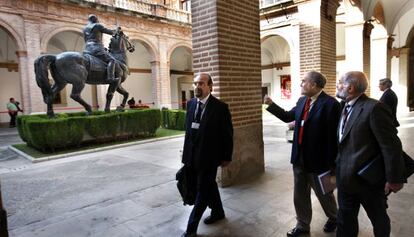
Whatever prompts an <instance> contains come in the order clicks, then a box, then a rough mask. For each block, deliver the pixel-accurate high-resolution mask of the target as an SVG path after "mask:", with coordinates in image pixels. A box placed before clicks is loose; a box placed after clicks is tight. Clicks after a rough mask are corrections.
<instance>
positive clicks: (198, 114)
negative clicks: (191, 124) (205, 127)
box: [195, 101, 203, 123]
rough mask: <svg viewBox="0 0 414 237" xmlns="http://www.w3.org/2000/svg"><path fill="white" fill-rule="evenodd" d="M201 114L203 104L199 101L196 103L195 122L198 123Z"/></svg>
mask: <svg viewBox="0 0 414 237" xmlns="http://www.w3.org/2000/svg"><path fill="white" fill-rule="evenodd" d="M202 112H203V103H202V102H201V101H199V102H198V108H197V114H196V117H195V122H196V123H199V122H200V120H201V113H202Z"/></svg>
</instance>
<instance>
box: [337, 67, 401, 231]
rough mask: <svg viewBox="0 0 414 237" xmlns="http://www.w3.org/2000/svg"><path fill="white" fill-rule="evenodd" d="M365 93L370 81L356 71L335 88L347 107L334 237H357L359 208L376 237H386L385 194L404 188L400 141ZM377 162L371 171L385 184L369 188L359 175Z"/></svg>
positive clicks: (341, 134)
mask: <svg viewBox="0 0 414 237" xmlns="http://www.w3.org/2000/svg"><path fill="white" fill-rule="evenodd" d="M367 87H368V80H367V78H366V76H365V74H364V73H363V72H359V71H351V72H348V73H346V74H345V75H343V76H342V77H341V79H340V80H339V81H338V84H337V93H336V96H337V97H339V98H341V99H343V100H344V101H345V106H344V109H343V111H342V115H341V119H340V122H339V128H338V138H339V145H338V156H337V185H338V205H339V210H338V229H337V237H356V236H358V212H359V208H360V206H361V205H362V206H363V207H364V209H365V211H366V212H367V214H368V217H369V218H370V220H371V223H372V225H373V228H374V234H375V236H376V237H383V236H384V237H389V236H390V232H391V226H390V219H389V217H388V214H387V211H386V209H387V197H386V194H387V193H389V192H398V191H399V190H400V189H401V188H402V187H403V183H404V182H406V179H405V177H404V169H405V168H404V161H403V159H402V156H401V154H402V148H401V141H400V139H399V138H398V137H397V130H396V128H395V125H394V123H393V117H392V114H391V112H390V110H389V109H388V108H386V105H385V104H383V103H380V102H379V101H377V100H374V99H371V98H369V97H368V96H366V95H365V93H364V92H365V90H366V88H367ZM375 158H378V159H379V162H380V163H379V164H381V165H382V163H383V165H382V166H379V167H380V168H378V169H375V170H374V173H375V176H378V177H381V176H382V175H383V177H384V179H381V180H380V181H378V182H376V183H372V182H367V181H366V180H364V179H363V178H362V177H361V176H360V175H358V172H359V171H360V170H361V169H363V168H364V167H367V164H368V163H369V162H370V161H372V160H374V159H375ZM372 167H374V166H372ZM372 167H371V168H372ZM371 171H372V170H371Z"/></svg>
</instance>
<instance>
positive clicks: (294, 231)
mask: <svg viewBox="0 0 414 237" xmlns="http://www.w3.org/2000/svg"><path fill="white" fill-rule="evenodd" d="M305 234H309V230H303V229H300V228H297V227H295V228H293V229H291V230H290V231H289V232H287V236H290V237H296V236H300V235H305Z"/></svg>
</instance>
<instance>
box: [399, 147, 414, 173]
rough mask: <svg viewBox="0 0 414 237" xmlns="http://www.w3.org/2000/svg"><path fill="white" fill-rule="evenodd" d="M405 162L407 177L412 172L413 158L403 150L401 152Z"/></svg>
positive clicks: (413, 170)
mask: <svg viewBox="0 0 414 237" xmlns="http://www.w3.org/2000/svg"><path fill="white" fill-rule="evenodd" d="M402 156H403V158H404V163H405V177H406V178H407V179H408V177H410V176H411V175H412V174H413V173H414V160H413V158H411V157H410V156H409V155H408V154H407V153H405V151H403V152H402Z"/></svg>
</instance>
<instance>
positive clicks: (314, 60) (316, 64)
mask: <svg viewBox="0 0 414 237" xmlns="http://www.w3.org/2000/svg"><path fill="white" fill-rule="evenodd" d="M338 6H339V3H338V0H311V1H308V2H306V3H303V4H300V5H299V6H298V11H299V13H302V14H300V24H299V37H300V40H299V44H300V46H299V47H300V74H301V78H303V76H304V74H306V72H308V71H311V70H316V71H320V72H321V73H323V74H324V75H325V76H326V77H327V83H326V86H325V91H326V92H327V93H329V94H331V95H334V94H335V91H336V88H335V84H336V40H335V39H336V22H335V18H336V10H337V8H338ZM309 12H313V13H314V14H313V15H312V17H309V14H307V13H309Z"/></svg>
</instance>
